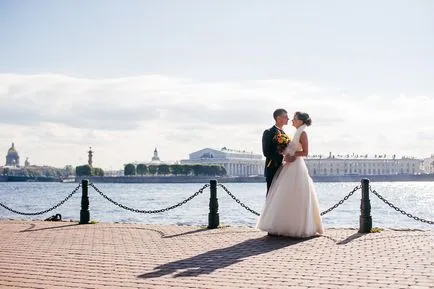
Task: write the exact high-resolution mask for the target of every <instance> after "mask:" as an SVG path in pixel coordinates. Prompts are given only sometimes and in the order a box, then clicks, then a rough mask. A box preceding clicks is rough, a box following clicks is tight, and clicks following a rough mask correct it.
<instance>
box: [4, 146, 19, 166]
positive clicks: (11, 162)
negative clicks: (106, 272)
mask: <svg viewBox="0 0 434 289" xmlns="http://www.w3.org/2000/svg"><path fill="white" fill-rule="evenodd" d="M6 165H7V166H19V165H20V156H19V155H18V152H17V150H16V149H15V145H14V143H12V146H11V147H10V148H9V149H8V154H7V155H6Z"/></svg>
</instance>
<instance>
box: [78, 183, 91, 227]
mask: <svg viewBox="0 0 434 289" xmlns="http://www.w3.org/2000/svg"><path fill="white" fill-rule="evenodd" d="M88 187H89V181H88V180H81V189H82V194H81V210H80V224H89V218H90V214H89V195H88V193H87V190H88Z"/></svg>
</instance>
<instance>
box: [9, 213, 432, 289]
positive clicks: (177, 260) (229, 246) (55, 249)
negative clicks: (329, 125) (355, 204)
mask: <svg viewBox="0 0 434 289" xmlns="http://www.w3.org/2000/svg"><path fill="white" fill-rule="evenodd" d="M433 241H434V231H431V230H429V231H420V230H407V231H402V230H400V231H394V230H384V231H382V232H380V233H371V234H360V233H357V231H356V230H354V229H326V231H325V234H324V235H323V236H321V237H315V238H309V239H293V238H283V237H268V236H266V233H264V232H261V231H258V230H256V229H253V228H247V227H225V228H218V229H213V230H207V229H205V228H201V227H195V226H176V225H144V224H111V223H98V224H87V225H79V224H77V223H74V222H44V221H14V220H1V221H0V288H98V289H99V288H288V287H292V288H434V277H433V276H434V269H433V268H434V266H433V265H434V258H433V257H434V255H433V254H434V253H433V252H434V242H433Z"/></svg>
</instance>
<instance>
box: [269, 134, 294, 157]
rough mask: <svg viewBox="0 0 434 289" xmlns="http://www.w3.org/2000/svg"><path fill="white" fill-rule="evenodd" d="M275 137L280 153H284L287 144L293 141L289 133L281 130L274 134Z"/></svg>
mask: <svg viewBox="0 0 434 289" xmlns="http://www.w3.org/2000/svg"><path fill="white" fill-rule="evenodd" d="M273 139H274V141H275V142H276V144H277V151H278V152H279V153H283V151H284V150H285V148H286V146H287V145H288V144H289V142H290V141H291V139H290V138H289V136H288V135H287V134H284V133H281V132H280V131H279V132H278V133H277V134H276V135H275V136H274V138H273Z"/></svg>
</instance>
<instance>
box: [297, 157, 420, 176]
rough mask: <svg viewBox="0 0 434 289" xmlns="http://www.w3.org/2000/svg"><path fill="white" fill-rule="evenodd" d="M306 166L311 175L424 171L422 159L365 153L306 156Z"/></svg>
mask: <svg viewBox="0 0 434 289" xmlns="http://www.w3.org/2000/svg"><path fill="white" fill-rule="evenodd" d="M305 162H306V166H307V168H308V170H309V174H310V175H311V176H343V175H361V176H363V175H402V174H404V175H417V174H422V173H425V171H424V167H423V160H421V159H416V158H411V157H402V158H399V159H398V158H395V157H394V156H391V157H387V156H385V155H377V156H374V157H368V156H367V155H360V156H359V155H357V156H356V155H352V156H335V155H331V154H330V155H329V156H328V157H321V156H315V157H308V158H306V159H305Z"/></svg>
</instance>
